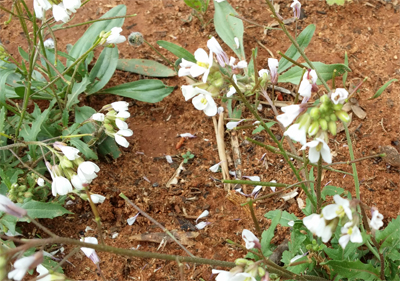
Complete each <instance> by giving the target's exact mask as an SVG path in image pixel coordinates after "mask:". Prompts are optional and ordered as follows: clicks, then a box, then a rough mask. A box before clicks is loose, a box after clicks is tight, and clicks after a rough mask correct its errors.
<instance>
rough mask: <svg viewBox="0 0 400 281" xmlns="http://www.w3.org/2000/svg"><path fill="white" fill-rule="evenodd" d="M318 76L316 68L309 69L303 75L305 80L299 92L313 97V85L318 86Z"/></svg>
mask: <svg viewBox="0 0 400 281" xmlns="http://www.w3.org/2000/svg"><path fill="white" fill-rule="evenodd" d="M317 79H318V76H317V73H316V72H315V70H308V71H306V73H304V75H303V80H302V81H301V83H300V87H299V94H300V95H301V96H303V97H307V98H309V97H311V91H312V88H313V85H314V86H316V84H315V83H316V82H317Z"/></svg>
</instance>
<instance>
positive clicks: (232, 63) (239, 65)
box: [229, 57, 247, 69]
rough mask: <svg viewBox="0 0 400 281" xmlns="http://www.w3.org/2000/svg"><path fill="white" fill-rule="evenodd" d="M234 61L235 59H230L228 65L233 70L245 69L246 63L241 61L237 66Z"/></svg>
mask: <svg viewBox="0 0 400 281" xmlns="http://www.w3.org/2000/svg"><path fill="white" fill-rule="evenodd" d="M235 61H236V59H235V58H234V57H231V59H230V60H229V65H230V67H232V68H233V69H236V68H239V69H242V68H246V67H247V62H246V61H245V60H241V61H239V62H238V63H237V64H235Z"/></svg>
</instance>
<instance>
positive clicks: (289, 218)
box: [264, 210, 297, 226]
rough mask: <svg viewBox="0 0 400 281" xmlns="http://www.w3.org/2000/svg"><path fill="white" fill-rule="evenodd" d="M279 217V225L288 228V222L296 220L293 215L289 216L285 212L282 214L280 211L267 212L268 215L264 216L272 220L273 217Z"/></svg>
mask: <svg viewBox="0 0 400 281" xmlns="http://www.w3.org/2000/svg"><path fill="white" fill-rule="evenodd" d="M279 215H280V218H281V219H280V220H279V224H280V225H282V226H289V225H288V222H290V221H295V220H297V217H296V216H295V215H294V214H290V213H288V212H286V211H283V212H282V211H281V210H274V211H269V212H268V213H266V214H265V215H264V217H266V218H268V219H273V218H275V216H279Z"/></svg>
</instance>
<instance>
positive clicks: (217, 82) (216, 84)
mask: <svg viewBox="0 0 400 281" xmlns="http://www.w3.org/2000/svg"><path fill="white" fill-rule="evenodd" d="M218 73H219V72H218ZM212 85H213V86H214V87H216V88H221V87H222V85H224V79H223V78H219V79H217V80H214V81H213V82H212Z"/></svg>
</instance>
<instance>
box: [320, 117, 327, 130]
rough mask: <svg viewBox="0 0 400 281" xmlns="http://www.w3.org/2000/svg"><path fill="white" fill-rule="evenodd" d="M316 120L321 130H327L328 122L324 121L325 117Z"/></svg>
mask: <svg viewBox="0 0 400 281" xmlns="http://www.w3.org/2000/svg"><path fill="white" fill-rule="evenodd" d="M318 122H319V125H320V126H321V129H322V130H324V131H326V130H328V122H326V120H325V119H319V120H318Z"/></svg>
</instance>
